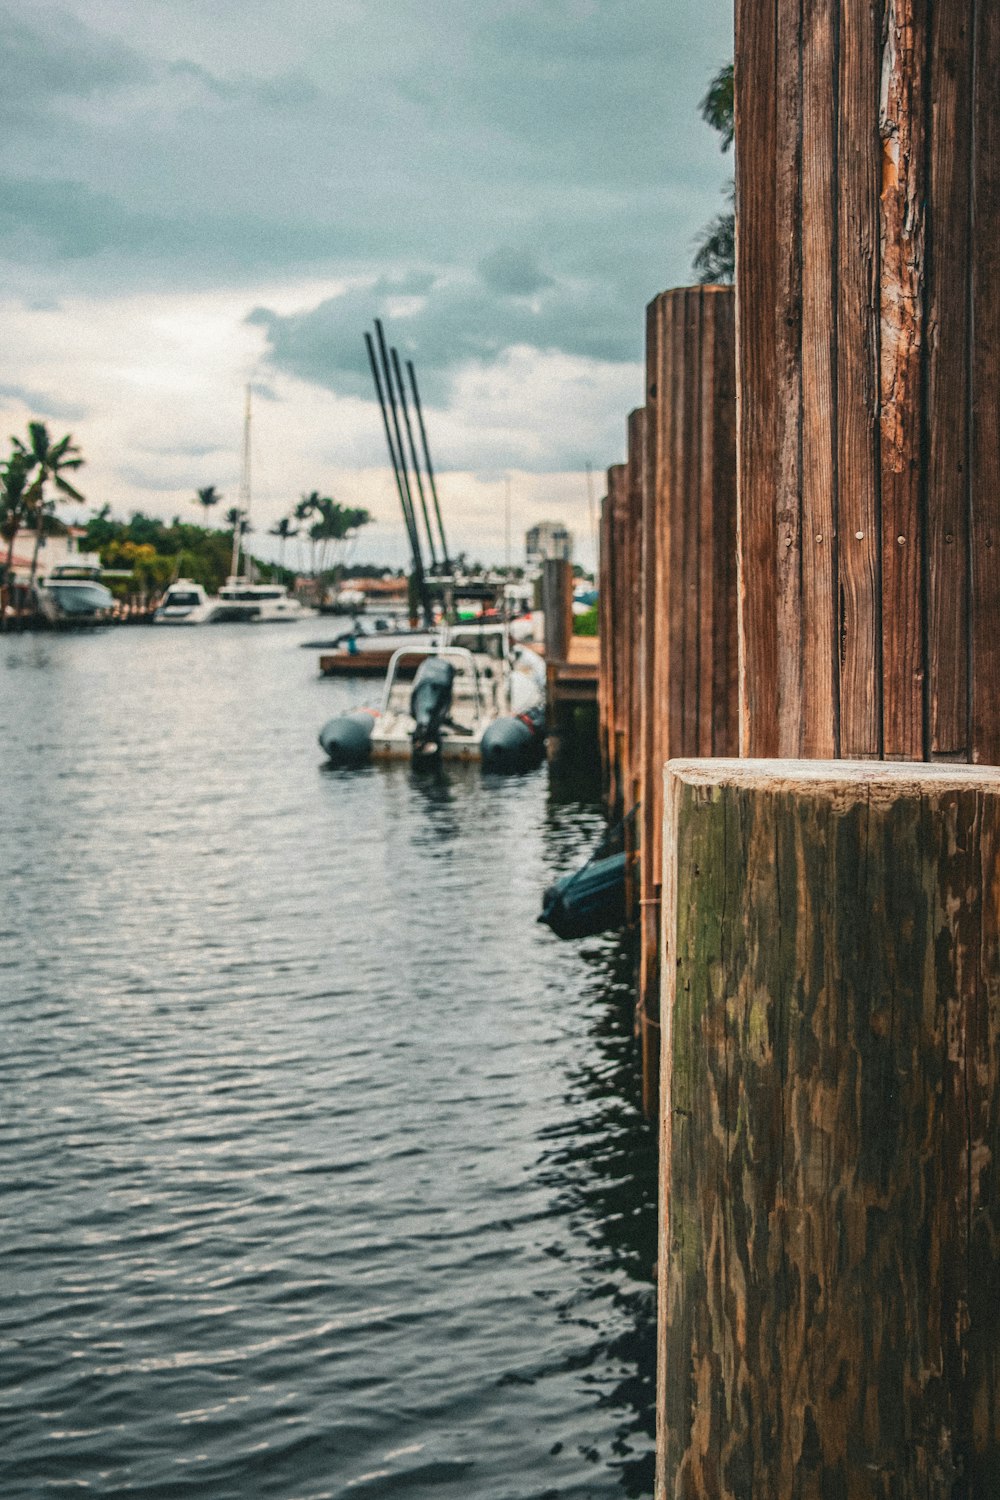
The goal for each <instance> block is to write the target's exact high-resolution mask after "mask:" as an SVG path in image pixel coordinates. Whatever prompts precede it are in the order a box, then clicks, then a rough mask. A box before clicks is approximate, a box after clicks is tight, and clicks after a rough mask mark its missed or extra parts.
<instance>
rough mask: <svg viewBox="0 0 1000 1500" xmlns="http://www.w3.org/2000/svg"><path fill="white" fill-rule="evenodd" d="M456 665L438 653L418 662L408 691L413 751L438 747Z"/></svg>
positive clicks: (449, 701) (446, 718) (425, 750)
mask: <svg viewBox="0 0 1000 1500" xmlns="http://www.w3.org/2000/svg"><path fill="white" fill-rule="evenodd" d="M454 681H455V668H454V667H453V666H452V664H451V662H450V661H445V660H444V659H443V658H442V657H440V656H428V657H426V658H425V660H424V661H422V662H421V663H420V668H419V671H418V672H417V675H416V677H415V678H414V680H413V691H412V693H411V694H410V713H411V714H412V715H413V718H414V721H415V722H414V728H413V750H414V754H422V753H424V754H425V753H427V752H428V751H434V750H439V749H440V747H441V728H442V725H444V724H445V723H446V722H447V720H448V712H449V710H450V708H451V689H452V683H453V682H454Z"/></svg>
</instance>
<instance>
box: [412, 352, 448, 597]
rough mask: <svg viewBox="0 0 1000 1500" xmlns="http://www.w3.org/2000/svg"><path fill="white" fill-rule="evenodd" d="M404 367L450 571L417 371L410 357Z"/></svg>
mask: <svg viewBox="0 0 1000 1500" xmlns="http://www.w3.org/2000/svg"><path fill="white" fill-rule="evenodd" d="M406 368H407V369H408V370H409V372H410V386H411V387H412V390H413V405H414V406H415V408H416V412H417V421H418V422H419V424H420V437H421V440H422V442H423V445H424V463H425V464H426V466H427V478H428V479H429V480H430V486H431V494H432V496H433V497H434V513H435V515H436V516H437V523H438V531H439V532H440V533H441V550H442V552H443V553H444V569H445V572H446V573H450V572H451V571H452V567H451V563H450V562H449V561H448V543H447V541H446V539H445V534H444V522H443V521H442V519H441V505H440V502H439V500H438V492H437V485H436V484H435V482H434V466H433V464H432V463H431V450H430V448H429V447H428V445H427V430H426V428H425V427H424V413H423V408H422V407H421V405H420V392H419V391H418V390H417V372H416V370H415V369H414V368H413V361H412V359H408V360H407V361H406Z"/></svg>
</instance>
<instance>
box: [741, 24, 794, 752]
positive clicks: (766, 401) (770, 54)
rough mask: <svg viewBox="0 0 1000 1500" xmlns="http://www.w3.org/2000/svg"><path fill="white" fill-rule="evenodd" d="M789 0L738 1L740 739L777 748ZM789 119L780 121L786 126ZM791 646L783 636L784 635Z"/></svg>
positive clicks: (745, 745)
mask: <svg viewBox="0 0 1000 1500" xmlns="http://www.w3.org/2000/svg"><path fill="white" fill-rule="evenodd" d="M780 3H785V0H736V7H735V19H736V54H735V63H734V74H735V120H736V141H737V149H736V296H737V302H738V307H739V315H738V327H737V338H736V367H737V376H736V392H737V399H736V424H737V439H736V440H737V472H738V475H739V481H738V494H739V555H740V582H739V589H740V609H739V652H740V725H741V728H740V743H741V748H742V750H743V753H744V754H756V755H774V754H776V753H777V751H778V737H779V727H780V720H779V715H778V713H777V712H776V703H775V695H776V692H777V682H778V675H779V665H778V650H779V642H778V634H777V613H776V610H775V599H776V597H777V578H776V561H777V560H776V551H777V547H776V536H775V533H776V526H777V506H776V499H775V489H776V485H777V481H778V445H777V438H776V432H777V426H778V403H777V390H776V385H775V380H774V374H775V367H776V363H777V351H776V348H775V320H776V318H777V317H779V316H780V315H781V309H779V307H778V268H777V259H778V255H779V254H780V250H779V237H780V236H781V235H782V234H783V233H785V232H786V230H787V229H788V227H789V226H786V225H779V224H778V221H777V215H776V191H775V174H776V156H777V134H778V123H777V114H776V109H777V102H776V101H777V94H776V89H777V42H776V37H777V31H778V9H779V4H780ZM787 124H788V122H787V121H783V122H782V128H783V129H786V128H787ZM781 645H782V648H783V649H787V643H785V642H782V643H781Z"/></svg>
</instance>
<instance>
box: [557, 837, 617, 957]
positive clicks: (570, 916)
mask: <svg viewBox="0 0 1000 1500" xmlns="http://www.w3.org/2000/svg"><path fill="white" fill-rule="evenodd" d="M538 920H539V922H544V923H545V925H546V927H549V928H551V929H552V931H553V932H554V933H555V935H556V937H558V938H581V937H593V936H594V935H595V934H596V933H598V932H608V931H610V930H611V929H612V928H615V927H622V926H624V923H625V855H624V854H610V855H608V856H607V857H606V858H603V859H589V860H588V861H587V863H586V864H585V865H583V866H582V867H581V868H580V869H579V870H574V871H573V873H572V875H564V876H563V878H562V880H557V881H556V883H555V884H554V885H551V886H549V888H548V890H547V891H546V892H545V895H544V896H543V898H542V910H541V913H540V915H539V917H538Z"/></svg>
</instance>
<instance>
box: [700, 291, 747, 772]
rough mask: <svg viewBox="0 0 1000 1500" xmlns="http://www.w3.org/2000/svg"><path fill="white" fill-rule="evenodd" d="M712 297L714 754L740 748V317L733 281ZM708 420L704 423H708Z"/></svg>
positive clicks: (707, 708) (709, 706)
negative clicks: (737, 598)
mask: <svg viewBox="0 0 1000 1500" xmlns="http://www.w3.org/2000/svg"><path fill="white" fill-rule="evenodd" d="M705 296H706V297H708V298H710V299H711V306H712V309H713V322H712V374H713V380H712V387H711V390H710V391H709V390H708V387H707V386H706V392H707V394H708V399H709V400H710V402H711V412H712V415H711V424H710V433H711V459H710V464H709V465H708V467H710V469H711V476H712V485H711V506H712V577H711V590H712V628H711V635H710V636H709V635H708V633H707V631H706V635H705V640H706V645H707V648H708V649H709V650H710V651H711V656H712V681H711V689H710V695H709V697H708V700H707V702H706V701H703V704H702V712H703V714H704V715H705V716H706V717H709V718H710V720H711V730H712V732H711V750H710V751H709V752H708V753H709V754H711V755H737V754H739V660H738V653H737V649H736V640H737V605H736V318H735V296H734V293H733V290H732V288H731V287H719V288H707V289H706V291H705ZM704 426H705V424H703V428H704Z"/></svg>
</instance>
